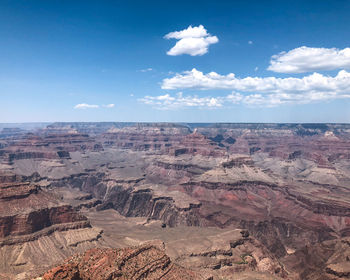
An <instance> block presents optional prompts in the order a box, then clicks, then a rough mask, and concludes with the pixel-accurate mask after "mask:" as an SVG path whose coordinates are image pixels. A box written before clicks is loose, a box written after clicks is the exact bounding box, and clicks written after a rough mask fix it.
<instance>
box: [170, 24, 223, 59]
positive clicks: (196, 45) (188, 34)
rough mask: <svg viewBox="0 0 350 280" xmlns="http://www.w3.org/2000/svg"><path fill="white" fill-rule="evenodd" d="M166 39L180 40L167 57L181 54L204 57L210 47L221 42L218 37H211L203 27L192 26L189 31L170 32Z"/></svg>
mask: <svg viewBox="0 0 350 280" xmlns="http://www.w3.org/2000/svg"><path fill="white" fill-rule="evenodd" d="M164 38H165V39H177V40H179V41H177V42H176V44H175V46H174V47H172V48H171V49H170V50H169V51H168V52H167V55H172V56H177V55H181V54H189V55H191V56H197V55H203V54H206V53H207V52H208V47H209V45H211V44H216V43H217V42H219V39H218V37H216V36H211V35H210V34H209V33H208V32H207V30H206V29H205V28H204V26H203V25H199V26H195V27H192V26H191V25H190V26H189V27H188V28H187V29H184V30H181V31H174V32H170V33H168V34H167V35H165V36H164Z"/></svg>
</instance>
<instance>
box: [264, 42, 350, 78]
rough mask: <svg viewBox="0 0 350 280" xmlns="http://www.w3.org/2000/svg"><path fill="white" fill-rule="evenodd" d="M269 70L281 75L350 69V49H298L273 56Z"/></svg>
mask: <svg viewBox="0 0 350 280" xmlns="http://www.w3.org/2000/svg"><path fill="white" fill-rule="evenodd" d="M267 69H268V70H271V71H274V72H279V73H304V72H313V71H322V70H335V69H350V48H345V49H342V50H340V49H336V48H331V49H327V48H309V47H305V46H304V47H300V48H296V49H293V50H290V51H289V52H281V53H279V54H277V55H274V56H272V58H271V61H270V66H269V67H268V68H267Z"/></svg>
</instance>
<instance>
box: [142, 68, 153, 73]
mask: <svg viewBox="0 0 350 280" xmlns="http://www.w3.org/2000/svg"><path fill="white" fill-rule="evenodd" d="M150 71H153V68H146V69H141V70H140V72H143V73H144V72H150Z"/></svg>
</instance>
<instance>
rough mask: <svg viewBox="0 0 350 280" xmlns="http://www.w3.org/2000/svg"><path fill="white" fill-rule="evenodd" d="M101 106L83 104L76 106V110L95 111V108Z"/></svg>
mask: <svg viewBox="0 0 350 280" xmlns="http://www.w3.org/2000/svg"><path fill="white" fill-rule="evenodd" d="M99 107H100V106H99V105H92V104H86V103H81V104H77V105H75V106H74V109H93V108H99Z"/></svg>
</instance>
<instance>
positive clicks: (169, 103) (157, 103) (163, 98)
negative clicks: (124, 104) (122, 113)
mask: <svg viewBox="0 0 350 280" xmlns="http://www.w3.org/2000/svg"><path fill="white" fill-rule="evenodd" d="M138 101H139V102H142V103H144V104H147V105H152V106H153V107H156V108H157V109H161V110H170V109H179V108H194V107H197V108H212V109H214V108H219V107H222V106H223V103H224V98H222V97H218V98H216V97H198V96H197V95H194V96H191V95H189V96H183V94H182V92H179V93H177V94H176V95H175V96H171V95H169V94H165V95H159V96H145V97H144V98H140V99H138Z"/></svg>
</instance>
